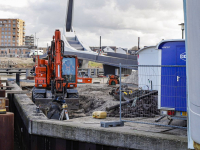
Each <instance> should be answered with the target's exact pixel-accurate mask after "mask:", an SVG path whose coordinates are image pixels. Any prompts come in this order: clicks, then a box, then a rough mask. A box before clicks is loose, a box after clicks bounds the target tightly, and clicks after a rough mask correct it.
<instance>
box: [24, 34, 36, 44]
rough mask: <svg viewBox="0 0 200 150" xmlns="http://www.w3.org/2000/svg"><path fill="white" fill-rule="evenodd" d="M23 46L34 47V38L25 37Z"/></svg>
mask: <svg viewBox="0 0 200 150" xmlns="http://www.w3.org/2000/svg"><path fill="white" fill-rule="evenodd" d="M25 45H26V46H34V36H33V35H31V36H25Z"/></svg>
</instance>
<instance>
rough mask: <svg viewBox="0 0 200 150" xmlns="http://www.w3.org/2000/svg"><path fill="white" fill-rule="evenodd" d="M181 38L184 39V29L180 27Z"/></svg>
mask: <svg viewBox="0 0 200 150" xmlns="http://www.w3.org/2000/svg"><path fill="white" fill-rule="evenodd" d="M182 39H184V29H182Z"/></svg>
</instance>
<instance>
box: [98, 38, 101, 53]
mask: <svg viewBox="0 0 200 150" xmlns="http://www.w3.org/2000/svg"><path fill="white" fill-rule="evenodd" d="M100 50H101V36H100V47H99V53H100ZM99 53H98V55H99Z"/></svg>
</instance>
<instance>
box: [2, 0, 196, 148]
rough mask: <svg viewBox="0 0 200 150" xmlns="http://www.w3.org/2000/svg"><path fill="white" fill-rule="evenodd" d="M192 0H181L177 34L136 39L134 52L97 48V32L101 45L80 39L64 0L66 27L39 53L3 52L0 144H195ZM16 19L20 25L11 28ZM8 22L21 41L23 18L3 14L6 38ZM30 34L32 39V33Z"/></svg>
mask: <svg viewBox="0 0 200 150" xmlns="http://www.w3.org/2000/svg"><path fill="white" fill-rule="evenodd" d="M194 1H195V2H194ZM194 1H193V2H192V1H191V2H189V1H188V2H187V0H184V1H183V4H184V8H183V10H184V15H185V16H184V18H185V22H184V23H182V24H179V25H181V27H182V39H165V40H164V39H162V40H160V41H159V43H157V44H156V43H154V44H153V46H144V47H143V48H140V38H138V47H137V48H138V49H137V50H133V49H132V51H131V52H128V50H126V49H123V48H121V47H119V48H117V49H116V47H115V46H111V47H108V46H107V47H105V46H104V50H102V45H101V36H100V46H99V48H97V47H93V49H92V48H91V47H89V46H87V45H86V44H85V43H83V42H82V39H80V37H79V36H77V34H78V33H76V32H75V30H74V28H73V18H74V15H73V14H74V5H75V3H74V0H68V1H67V8H66V16H65V18H63V20H65V24H64V26H63V30H60V29H55V30H54V33H52V38H51V42H50V43H51V44H50V45H48V44H47V48H46V50H45V52H44V53H43V51H42V50H41V49H39V50H37V49H34V50H31V51H30V52H28V51H29V50H28V48H27V49H24V50H23V49H21V48H20V49H19V50H20V53H18V50H15V49H14V47H16V45H14V44H13V46H10V45H8V46H6V47H5V49H3V50H2V51H1V55H0V88H1V89H0V130H1V131H0V150H136V149H142V150H168V149H169V150H186V149H196V150H199V149H200V148H199V147H200V145H199V143H200V141H199V139H200V137H199V135H200V132H199V129H198V128H199V125H200V117H199V114H200V112H199V106H200V104H199V101H198V95H199V91H198V90H199V86H196V85H197V83H196V82H197V81H198V78H199V74H200V70H199V69H198V68H195V69H194V67H193V66H192V64H194V62H195V63H196V62H197V61H199V58H200V57H198V54H199V53H198V48H196V47H199V41H198V39H199V35H200V34H194V32H193V30H194V29H196V31H198V32H199V28H198V26H194V22H195V21H197V22H195V23H196V24H198V25H200V22H199V21H198V19H195V17H194V14H197V12H199V10H200V9H198V7H197V6H198V5H196V3H198V4H199V5H200V2H199V1H197V0H194ZM186 10H187V11H186ZM76 11H77V10H76ZM199 13H200V12H199ZM186 18H187V19H186ZM16 22H17V24H18V22H20V23H19V24H20V26H21V28H22V29H23V30H21V29H20V26H19V25H18V26H17V28H19V30H18V31H16V30H15V27H16V26H15V23H16ZM191 22H193V23H191ZM9 23H10V24H9ZM11 25H12V26H13V27H12V28H13V29H12V30H13V34H18V32H19V31H20V34H22V41H20V42H21V44H22V43H23V37H25V36H24V29H25V27H24V26H25V22H24V21H23V20H20V19H7V20H6V19H1V20H0V30H1V32H0V33H1V34H2V36H0V37H1V38H4V35H6V36H5V37H6V38H7V32H4V31H7V28H4V26H5V27H10V26H11ZM185 29H186V31H185V32H186V33H187V34H186V35H185V36H186V38H185V39H184V30H185ZM8 30H9V29H8ZM15 31H16V33H15ZM196 31H195V33H196ZM4 33H5V34H4ZM8 34H9V33H8ZM194 35H195V37H196V38H193V36H194ZM18 36H21V35H18ZM35 36H36V33H35ZM13 38H15V35H14V37H13ZM27 39H29V41H27V42H26V43H31V44H32V43H33V42H32V40H33V39H34V36H33V35H32V36H30V37H29V36H27ZM38 39H39V38H36V39H35V40H38ZM191 39H192V40H191ZM0 41H1V42H2V43H1V44H0V45H1V46H4V44H6V42H5V40H3V39H2V40H0ZM3 42H4V43H3ZM12 42H13V43H20V42H19V41H14V39H13V41H12ZM193 45H195V47H193ZM32 46H34V45H32ZM22 47H23V46H22ZM35 47H37V46H35ZM0 48H1V47H0ZM24 48H25V47H24ZM112 48H113V49H112ZM188 49H193V51H194V53H191V51H188ZM106 50H107V51H106ZM2 52H3V53H2ZM22 52H23V53H22ZM11 53H12V54H11ZM186 53H187V57H186ZM186 58H187V59H186ZM188 66H189V67H188Z"/></svg>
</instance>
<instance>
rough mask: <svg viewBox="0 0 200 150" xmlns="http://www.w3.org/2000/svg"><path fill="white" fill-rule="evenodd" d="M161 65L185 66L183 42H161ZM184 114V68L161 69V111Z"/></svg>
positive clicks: (185, 109) (159, 47)
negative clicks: (166, 109)
mask: <svg viewBox="0 0 200 150" xmlns="http://www.w3.org/2000/svg"><path fill="white" fill-rule="evenodd" d="M158 49H161V50H162V52H161V65H172V66H174V65H183V66H185V65H186V52H185V41H184V40H177V41H176V40H173V41H163V42H162V43H160V45H159V46H158ZM162 108H169V109H172V110H175V111H181V112H182V111H183V112H186V111H187V108H186V67H162V68H161V109H162Z"/></svg>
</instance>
